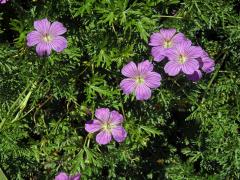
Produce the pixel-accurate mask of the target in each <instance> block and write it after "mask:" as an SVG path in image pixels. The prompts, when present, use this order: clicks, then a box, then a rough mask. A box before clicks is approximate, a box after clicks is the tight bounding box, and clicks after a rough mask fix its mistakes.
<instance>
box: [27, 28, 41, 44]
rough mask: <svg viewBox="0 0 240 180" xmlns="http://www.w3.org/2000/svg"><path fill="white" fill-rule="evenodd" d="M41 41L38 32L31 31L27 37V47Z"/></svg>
mask: <svg viewBox="0 0 240 180" xmlns="http://www.w3.org/2000/svg"><path fill="white" fill-rule="evenodd" d="M41 41H42V35H41V33H39V32H38V31H32V32H30V33H28V35H27V45H28V46H34V45H36V44H38V43H40V42H41Z"/></svg>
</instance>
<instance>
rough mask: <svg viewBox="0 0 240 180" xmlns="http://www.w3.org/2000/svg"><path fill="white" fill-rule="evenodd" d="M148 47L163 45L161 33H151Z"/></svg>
mask: <svg viewBox="0 0 240 180" xmlns="http://www.w3.org/2000/svg"><path fill="white" fill-rule="evenodd" d="M149 45H150V46H163V45H164V38H163V36H162V34H161V33H159V32H158V33H153V34H152V35H151V36H150V42H149Z"/></svg>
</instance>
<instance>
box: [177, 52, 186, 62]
mask: <svg viewBox="0 0 240 180" xmlns="http://www.w3.org/2000/svg"><path fill="white" fill-rule="evenodd" d="M186 60H187V58H186V56H184V55H182V54H181V55H180V56H179V59H178V62H179V63H180V64H184V63H185V62H186Z"/></svg>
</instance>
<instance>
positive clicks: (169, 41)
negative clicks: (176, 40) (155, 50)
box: [163, 40, 172, 48]
mask: <svg viewBox="0 0 240 180" xmlns="http://www.w3.org/2000/svg"><path fill="white" fill-rule="evenodd" d="M163 46H164V47H165V48H170V47H172V41H171V40H165V41H164V45H163Z"/></svg>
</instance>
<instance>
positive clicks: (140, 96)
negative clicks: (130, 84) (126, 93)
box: [135, 84, 151, 100]
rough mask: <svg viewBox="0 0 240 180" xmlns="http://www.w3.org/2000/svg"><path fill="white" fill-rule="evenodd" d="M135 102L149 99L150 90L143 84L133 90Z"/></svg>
mask: <svg viewBox="0 0 240 180" xmlns="http://www.w3.org/2000/svg"><path fill="white" fill-rule="evenodd" d="M135 94H136V99H137V100H147V99H149V98H150V97H151V90H150V88H149V87H147V86H146V85H145V84H140V85H138V86H137V87H136V90H135Z"/></svg>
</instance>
